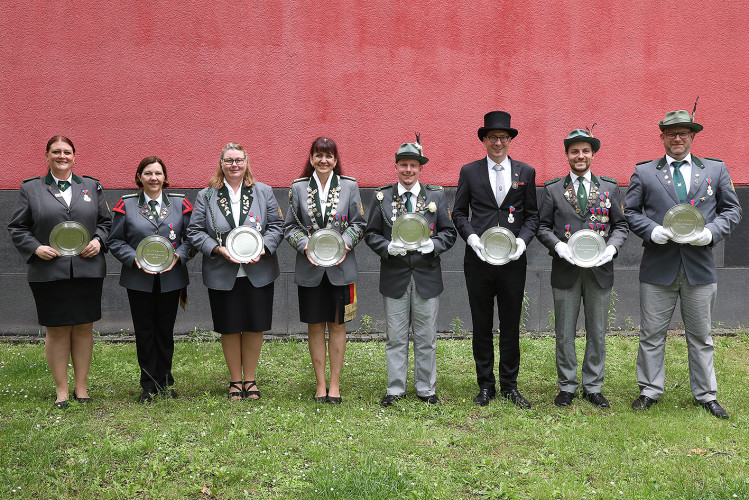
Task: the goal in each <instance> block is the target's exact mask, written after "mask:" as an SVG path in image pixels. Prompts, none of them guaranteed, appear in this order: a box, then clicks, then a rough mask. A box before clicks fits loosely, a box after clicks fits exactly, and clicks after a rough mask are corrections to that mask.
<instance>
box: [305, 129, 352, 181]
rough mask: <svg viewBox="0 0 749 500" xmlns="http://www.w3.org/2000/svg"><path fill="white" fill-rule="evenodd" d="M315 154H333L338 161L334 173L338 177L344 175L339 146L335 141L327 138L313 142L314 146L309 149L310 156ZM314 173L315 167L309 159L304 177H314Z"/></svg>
mask: <svg viewBox="0 0 749 500" xmlns="http://www.w3.org/2000/svg"><path fill="white" fill-rule="evenodd" d="M315 153H330V154H332V155H333V157H334V158H335V161H336V164H335V167H333V173H334V174H336V175H341V174H342V173H343V167H342V165H341V157H340V156H339V155H338V146H336V143H335V141H334V140H333V139H328V138H327V137H318V138H317V139H315V142H313V143H312V146H310V148H309V156H313V155H314V154H315ZM314 172H315V167H313V166H312V162H311V161H310V159H309V157H307V163H305V165H304V170H302V177H312V174H313V173H314Z"/></svg>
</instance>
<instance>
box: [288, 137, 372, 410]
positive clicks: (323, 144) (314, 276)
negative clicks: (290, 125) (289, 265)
mask: <svg viewBox="0 0 749 500" xmlns="http://www.w3.org/2000/svg"><path fill="white" fill-rule="evenodd" d="M365 227H366V221H365V220H364V212H363V209H362V204H361V198H360V196H359V186H358V185H357V183H356V179H354V178H353V177H346V176H344V175H341V159H340V157H339V155H338V147H337V146H336V143H335V142H333V140H332V139H328V138H325V137H319V138H317V139H316V140H315V141H314V142H313V143H312V147H310V154H309V158H308V159H307V161H306V162H305V166H304V170H303V171H302V178H301V179H297V180H295V181H294V183H293V184H292V185H291V189H290V190H289V211H288V212H287V213H286V220H285V222H284V236H285V237H286V239H288V240H289V243H290V244H291V246H292V247H294V249H295V250H296V251H297V255H296V267H295V271H294V282H295V283H296V284H297V285H299V288H298V292H299V318H300V320H301V321H302V322H304V323H307V336H308V339H309V340H308V342H309V352H310V356H311V357H312V366H313V367H314V369H315V378H316V380H317V389H316V392H315V397H314V399H315V401H317V402H329V403H340V402H341V401H342V399H341V389H340V376H341V367H342V366H343V357H344V354H345V352H346V322H347V321H350V320H352V319H353V318H354V317H355V316H356V304H357V301H356V279H357V268H356V257H355V255H354V252H353V249H354V247H355V246H356V244H357V243H359V241H360V240H361V238H362V236H363V234H364V228H365ZM323 228H326V229H332V230H334V231H336V232H337V233H339V234H340V235H341V238H342V239H343V242H344V245H345V249H344V252H343V256H342V257H341V260H340V261H338V262H337V263H335V265H332V266H330V267H322V266H319V265H318V264H317V263H316V262H315V261H314V260H313V259H312V258H311V257H310V254H309V252H308V243H309V238H310V237H311V236H312V235H313V234H314V233H315V232H316V231H318V230H320V229H323ZM326 327H327V329H328V334H329V341H328V346H327V349H326V346H325V328H326ZM328 356H329V357H330V385H329V386H328V385H327V384H326V381H325V365H326V358H327V357H328Z"/></svg>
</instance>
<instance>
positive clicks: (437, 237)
mask: <svg viewBox="0 0 749 500" xmlns="http://www.w3.org/2000/svg"><path fill="white" fill-rule="evenodd" d="M399 201H400V197H399V196H398V184H397V183H396V184H392V185H388V186H383V187H381V188H378V189H377V190H375V193H374V196H373V198H372V204H371V205H370V208H369V220H368V221H367V232H366V233H365V234H364V241H366V243H367V245H369V247H370V248H371V249H372V250H374V252H375V253H376V254H377V255H379V256H380V293H381V294H382V295H384V296H386V297H391V298H393V299H397V298H400V297H402V296H403V294H404V293H405V292H406V287H407V286H408V284H409V283H410V281H411V276H412V275H413V278H414V282H415V284H416V290H417V291H418V292H419V295H421V296H422V297H423V298H425V299H431V298H432V297H436V296H438V295H439V294H441V293H442V290H443V289H444V286H443V284H442V266H441V264H440V257H439V256H440V254H441V253H443V252H446V251H447V250H449V249H450V248H451V247H452V246H453V244H454V243H455V239H456V237H457V236H458V232H457V231H456V229H455V226H453V223H452V220H450V214H449V212H448V211H447V199H446V198H445V192H444V191H443V189H442V186H430V185H426V184H421V191H420V193H419V196H418V197H417V201H416V203H415V205H414V206H415V208H416V212H418V213H420V214H421V215H423V216H424V217H426V219H427V222H429V225H430V229H431V239H432V243H434V252H432V253H429V254H426V255H423V254H421V253H419V252H418V251H415V250H412V251H409V252H408V253H406V255H390V254H389V253H388V244H389V243H390V241H391V240H392V239H393V220H392V219H393V211H394V209H393V203H396V211H397V212H398V213H399V214H400V213H403V211H404V209H397V206H398V205H397V204H398V203H399ZM430 207H432V208H434V210H433V211H432V210H431V209H430Z"/></svg>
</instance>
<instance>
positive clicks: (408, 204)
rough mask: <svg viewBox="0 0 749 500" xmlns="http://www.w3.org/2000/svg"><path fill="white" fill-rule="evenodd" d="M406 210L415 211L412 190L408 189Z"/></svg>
mask: <svg viewBox="0 0 749 500" xmlns="http://www.w3.org/2000/svg"><path fill="white" fill-rule="evenodd" d="M405 195H406V212H413V211H414V207H413V206H412V205H411V191H406V193H405Z"/></svg>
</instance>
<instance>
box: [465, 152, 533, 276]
mask: <svg viewBox="0 0 749 500" xmlns="http://www.w3.org/2000/svg"><path fill="white" fill-rule="evenodd" d="M510 176H511V179H512V185H511V187H510V189H509V190H508V191H507V195H506V196H505V199H504V201H503V202H502V206H501V207H498V206H497V200H496V199H495V197H494V193H493V192H492V185H491V183H490V181H489V166H488V164H487V161H486V157H484V158H482V159H480V160H477V161H474V162H472V163H469V164H467V165H463V167H462V168H461V169H460V178H459V179H458V189H457V192H456V193H455V207H454V209H453V223H454V224H455V228H456V229H457V230H458V234H460V237H461V238H463V239H464V240H468V237H469V236H470V235H472V234H476V235H478V236H479V237H480V236H481V235H482V234H484V231H486V230H487V229H489V228H490V227H494V226H502V227H505V228H507V229H509V230H510V231H512V233H513V234H514V235H515V237H517V238H522V239H523V241H524V242H525V244H526V246H527V245H528V244H529V243H530V242H531V240H532V239H533V236H535V234H536V229H538V206H537V204H536V171H535V170H534V169H533V167H531V166H530V165H528V164H527V163H523V162H521V161H515V160H513V159H512V158H510ZM510 207H514V210H513V212H512V214H513V218H514V221H513V222H512V223H510V222H509V221H508V217H509V215H510ZM469 214H470V218H469ZM469 259H470V260H469ZM474 259H476V260H478V257H477V256H476V254H475V252H474V251H473V249H471V248H470V247H468V248H466V257H465V260H466V261H469V262H473V260H474ZM526 262H527V261H526V256H525V253H524V254H523V255H522V256H521V257H520V259H518V260H517V261H514V262H508V263H507V264H505V266H507V267H514V266H525V264H526Z"/></svg>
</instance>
